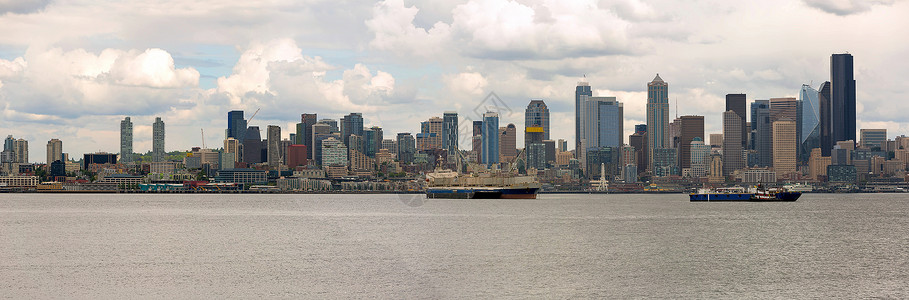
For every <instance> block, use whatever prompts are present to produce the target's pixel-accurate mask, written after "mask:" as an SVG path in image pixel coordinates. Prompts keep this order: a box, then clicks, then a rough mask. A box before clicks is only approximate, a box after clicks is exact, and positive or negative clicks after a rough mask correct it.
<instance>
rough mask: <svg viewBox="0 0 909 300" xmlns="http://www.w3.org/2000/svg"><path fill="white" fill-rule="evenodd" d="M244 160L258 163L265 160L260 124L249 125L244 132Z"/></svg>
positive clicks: (249, 162)
mask: <svg viewBox="0 0 909 300" xmlns="http://www.w3.org/2000/svg"><path fill="white" fill-rule="evenodd" d="M243 137H244V140H243V162H246V163H248V164H258V163H261V162H262V161H264V159H263V155H262V153H263V152H264V151H263V150H264V148H263V147H262V135H261V133H260V132H259V126H249V128H247V129H246V132H245V133H244V134H243Z"/></svg>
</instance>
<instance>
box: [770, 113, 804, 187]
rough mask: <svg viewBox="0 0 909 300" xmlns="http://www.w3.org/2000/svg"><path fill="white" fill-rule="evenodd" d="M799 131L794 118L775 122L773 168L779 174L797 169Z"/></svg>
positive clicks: (786, 173) (789, 172) (784, 174)
mask: <svg viewBox="0 0 909 300" xmlns="http://www.w3.org/2000/svg"><path fill="white" fill-rule="evenodd" d="M797 131H798V129H797V125H796V122H795V121H793V120H788V119H787V120H780V121H776V122H773V169H774V170H775V171H776V173H777V175H779V176H786V175H788V174H792V173H795V171H796V154H797V152H796V145H797V143H796V141H797V139H798V138H797V136H798V135H797V133H796V132H797Z"/></svg>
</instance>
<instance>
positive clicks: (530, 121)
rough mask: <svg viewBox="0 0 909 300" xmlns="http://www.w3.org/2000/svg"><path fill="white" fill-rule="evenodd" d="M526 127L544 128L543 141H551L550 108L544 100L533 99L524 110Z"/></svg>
mask: <svg viewBox="0 0 909 300" xmlns="http://www.w3.org/2000/svg"><path fill="white" fill-rule="evenodd" d="M524 127H543V140H548V139H549V108H548V107H546V103H545V102H543V99H531V100H530V104H527V109H525V110H524Z"/></svg>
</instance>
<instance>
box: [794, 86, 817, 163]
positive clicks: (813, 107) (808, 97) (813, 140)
mask: <svg viewBox="0 0 909 300" xmlns="http://www.w3.org/2000/svg"><path fill="white" fill-rule="evenodd" d="M819 94H820V93H819V92H818V91H817V90H815V89H814V88H812V87H811V86H810V85H807V84H803V85H802V88H801V89H800V90H799V107H800V110H801V115H800V117H801V121H800V122H799V123H801V126H800V127H799V162H800V163H802V164H804V163H807V162H808V159H809V158H810V157H811V149H814V148H819V147H821V122H820V120H821V102H820V99H819V98H818V97H819Z"/></svg>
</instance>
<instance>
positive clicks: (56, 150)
mask: <svg viewBox="0 0 909 300" xmlns="http://www.w3.org/2000/svg"><path fill="white" fill-rule="evenodd" d="M58 160H60V161H62V160H63V142H62V141H60V140H58V139H51V140H50V141H47V165H48V166H50V164H51V163H53V162H55V161H58Z"/></svg>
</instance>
